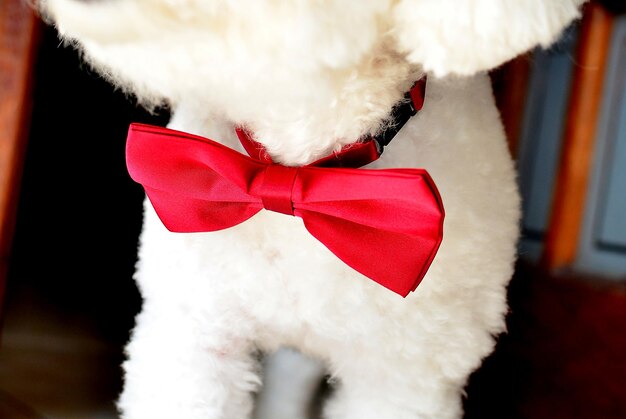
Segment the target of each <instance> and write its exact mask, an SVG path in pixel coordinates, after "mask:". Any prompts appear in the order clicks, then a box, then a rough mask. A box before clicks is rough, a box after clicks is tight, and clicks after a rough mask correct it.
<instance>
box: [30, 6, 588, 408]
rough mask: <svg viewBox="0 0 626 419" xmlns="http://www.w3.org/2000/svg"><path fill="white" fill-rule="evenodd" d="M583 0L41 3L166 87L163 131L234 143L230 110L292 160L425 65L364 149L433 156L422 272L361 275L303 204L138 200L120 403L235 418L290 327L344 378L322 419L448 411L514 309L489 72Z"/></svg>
mask: <svg viewBox="0 0 626 419" xmlns="http://www.w3.org/2000/svg"><path fill="white" fill-rule="evenodd" d="M582 2H583V0H359V1H348V0H291V1H289V0H238V1H234V0H97V1H96V0H93V1H79V0H42V3H41V4H40V6H41V9H42V10H43V13H44V14H45V15H46V16H47V17H49V18H50V19H51V20H52V21H53V22H54V23H55V25H57V27H58V29H59V31H60V33H61V34H62V36H63V37H64V38H65V39H67V40H69V41H71V42H73V43H75V45H76V47H77V48H79V49H80V50H81V51H82V52H83V53H84V56H85V58H86V60H88V62H89V63H91V64H92V65H93V66H94V67H95V68H96V69H98V71H100V72H101V73H102V74H104V75H105V76H106V77H107V78H108V79H109V80H110V81H111V82H112V83H114V84H115V85H117V86H120V87H121V88H123V89H125V90H126V91H127V92H129V93H131V94H133V95H135V96H136V97H137V98H138V99H139V101H140V102H141V103H143V104H145V105H146V106H154V105H158V104H162V103H166V104H167V105H168V106H170V107H171V109H172V112H173V117H172V120H171V122H170V127H171V128H174V129H177V130H180V131H185V132H189V133H193V134H197V135H201V136H204V137H208V138H211V139H213V140H216V141H219V142H221V143H223V144H226V145H228V146H230V147H232V148H238V147H240V145H239V142H238V140H237V137H236V135H235V131H234V128H235V127H237V126H242V127H245V128H246V129H247V130H248V131H249V132H251V133H253V135H254V137H255V139H256V140H257V141H259V142H260V143H262V145H263V146H264V147H265V150H267V152H268V153H269V155H270V156H271V157H272V158H273V160H274V161H276V162H279V163H281V164H284V165H287V166H301V165H306V164H308V163H311V162H312V161H315V160H317V159H319V158H321V157H324V156H326V155H329V154H330V153H332V152H334V151H337V150H339V149H341V148H342V147H343V146H345V145H347V144H350V143H353V142H356V141H359V140H362V139H364V138H367V137H369V136H372V135H376V134H379V133H380V132H381V131H383V130H384V129H386V128H387V127H388V126H389V121H388V118H389V115H390V112H391V110H392V108H393V107H394V105H395V104H396V103H399V102H400V101H401V100H402V97H403V95H404V93H405V92H406V91H408V90H409V88H410V87H411V85H412V84H413V82H415V81H416V80H418V79H420V78H421V77H422V76H423V75H425V74H428V84H427V88H426V97H425V104H424V107H423V109H422V110H421V112H420V113H418V114H417V116H415V117H413V118H411V119H410V120H409V122H408V123H407V124H406V125H405V126H404V127H403V128H402V130H401V131H400V132H399V133H398V135H397V136H396V138H395V139H394V140H393V142H392V143H391V144H390V145H389V146H388V147H387V148H386V151H385V153H384V154H383V155H382V157H381V158H380V159H379V160H378V161H377V162H376V163H374V164H373V165H372V167H375V168H383V167H385V168H424V169H426V170H427V171H428V172H429V173H430V175H431V176H432V178H433V179H434V181H435V183H436V185H437V187H438V189H439V192H440V194H441V197H442V200H443V205H444V207H445V211H446V218H445V225H444V238H443V242H442V244H441V247H440V249H439V252H438V254H437V256H436V257H435V259H434V261H433V263H432V265H431V267H430V269H429V271H428V273H427V274H426V277H425V278H424V280H423V281H422V283H421V285H420V286H419V287H418V288H417V289H416V291H415V292H413V293H411V294H410V295H409V296H408V297H407V298H402V297H400V296H398V295H397V294H395V293H393V292H391V291H389V290H388V289H386V288H384V287H382V286H380V285H378V284H377V283H375V282H374V281H372V280H370V279H368V278H366V277H365V276H363V275H361V274H359V273H357V272H356V271H355V270H354V269H352V268H350V267H349V266H347V265H346V264H344V263H343V262H342V261H341V260H339V259H338V258H337V257H336V256H334V255H333V254H332V253H331V252H330V251H329V250H328V249H327V248H326V247H324V246H323V245H322V244H320V242H318V241H317V240H316V239H315V238H313V237H312V236H311V235H310V234H309V233H308V232H307V231H306V230H305V228H304V226H303V223H302V220H300V219H298V218H297V217H288V216H285V215H283V214H277V213H275V212H270V211H261V212H260V213H259V214H257V215H255V216H254V217H252V218H251V219H249V220H247V221H245V222H243V223H241V224H239V225H237V226H235V227H232V228H228V229H225V230H221V231H217V232H206V233H171V232H169V231H168V230H167V229H166V228H165V227H164V226H163V224H162V223H161V221H160V219H159V218H158V217H157V215H156V214H155V211H154V209H153V208H152V206H151V204H150V202H149V201H146V204H145V221H144V229H143V233H142V236H141V246H140V261H139V264H138V270H137V273H136V279H137V282H138V284H139V287H140V290H141V292H142V295H143V297H144V304H143V310H142V312H141V314H140V315H139V316H138V318H137V325H136V328H135V329H134V332H133V336H132V340H131V342H130V343H129V344H128V347H127V352H128V357H129V358H128V361H127V362H126V363H125V364H124V369H125V386H124V391H123V394H122V395H121V398H120V401H119V408H120V410H121V412H122V414H123V416H124V417H125V418H129V419H130V418H139V419H152V418H186V419H187V418H188V419H192V418H207V419H218V418H220V419H243V418H248V417H250V415H251V412H252V410H253V400H254V397H253V393H254V392H255V391H257V390H258V387H259V385H260V368H259V366H258V360H257V359H256V358H255V356H254V353H255V351H258V350H260V351H263V352H271V351H274V350H276V349H278V348H279V347H281V346H285V347H292V348H296V349H297V350H299V351H301V352H302V353H304V354H307V355H309V356H311V357H313V358H315V359H318V360H320V361H321V362H322V363H323V365H324V367H325V368H326V369H327V371H328V373H329V374H330V375H331V376H332V377H334V378H335V380H334V381H335V382H336V384H337V385H336V389H335V391H334V393H333V394H332V397H331V398H330V400H329V401H328V403H327V404H326V406H325V408H324V415H325V417H326V418H328V419H409V418H410V419H415V418H458V417H460V416H461V415H462V404H461V395H462V393H463V388H464V386H465V384H466V381H467V379H468V376H469V375H470V374H471V372H472V371H474V370H475V369H476V368H477V367H478V366H479V365H480V363H481V360H482V359H483V358H484V357H485V356H486V355H487V354H489V353H490V352H491V351H492V349H493V346H494V338H495V337H496V336H497V335H498V334H499V333H501V332H502V331H503V330H504V327H505V321H504V316H505V313H506V311H507V304H506V292H505V290H506V287H507V283H508V281H509V279H510V277H511V274H512V271H513V262H514V259H515V248H516V240H517V237H518V220H519V216H520V210H519V197H518V192H517V188H516V182H515V172H514V165H513V162H512V160H511V158H510V156H509V154H508V151H507V147H506V143H505V138H504V133H503V129H502V126H501V122H500V119H499V115H498V113H497V110H496V108H495V105H494V100H493V96H492V92H491V87H490V82H489V78H488V76H487V75H486V73H485V71H486V70H488V69H491V68H493V67H496V66H498V65H500V64H501V63H503V62H505V61H506V60H508V59H510V58H512V57H514V56H516V55H517V54H519V53H522V52H524V51H526V50H528V49H530V48H532V47H534V46H536V45H539V44H540V45H548V44H550V43H551V42H552V41H553V40H554V39H555V38H556V37H557V36H558V34H559V33H560V31H561V30H562V28H563V27H564V26H565V25H567V24H568V23H569V22H570V21H572V20H573V19H575V18H576V17H577V16H578V15H579V13H580V10H579V8H580V4H581V3H582ZM358 245H359V243H354V246H358ZM381 262H382V261H381ZM316 374H317V373H312V374H310V375H312V376H315V375H316ZM286 415H292V416H287V417H291V418H294V419H295V417H296V416H293V415H296V413H293V412H291V413H287V414H286ZM279 417H282V416H280V414H279V413H275V415H274V416H273V418H275V419H276V418H279Z"/></svg>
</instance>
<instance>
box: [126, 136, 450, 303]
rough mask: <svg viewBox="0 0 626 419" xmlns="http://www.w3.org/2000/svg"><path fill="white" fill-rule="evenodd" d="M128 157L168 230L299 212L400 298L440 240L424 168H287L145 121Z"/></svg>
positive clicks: (438, 212) (439, 214)
mask: <svg viewBox="0 0 626 419" xmlns="http://www.w3.org/2000/svg"><path fill="white" fill-rule="evenodd" d="M126 158H127V166H128V170H129V173H130V175H131V177H132V178H133V179H134V180H135V181H136V182H138V183H141V184H142V185H143V186H144V188H145V190H146V193H147V195H148V197H149V199H150V201H151V203H152V205H153V206H154V208H155V210H156V212H157V214H158V215H159V217H160V219H161V221H162V222H163V224H164V225H165V226H166V227H167V228H168V229H169V230H170V231H174V232H201V231H216V230H221V229H225V228H228V227H232V226H234V225H237V224H239V223H241V222H243V221H245V220H247V219H248V218H250V217H252V216H253V215H255V214H256V213H257V212H259V211H260V210H261V209H263V208H265V209H268V210H271V211H276V212H280V213H283V214H287V215H295V216H297V217H300V218H302V219H303V221H304V225H305V227H306V229H307V230H308V231H309V232H310V233H311V235H313V236H314V237H315V238H317V239H318V240H319V241H320V242H322V243H323V244H324V245H325V246H326V247H327V248H328V249H329V250H330V251H331V252H333V253H334V254H335V255H336V256H337V257H339V259H341V260H342V261H343V262H345V263H346V264H347V265H349V266H351V267H352V268H353V269H355V270H357V271H358V272H360V273H362V274H363V275H365V276H367V277H369V278H371V279H372V280H374V281H376V282H377V283H379V284H381V285H382V286H384V287H386V288H388V289H390V290H392V291H394V292H396V293H398V294H400V295H401V296H403V297H405V296H406V295H408V294H409V292H411V291H413V290H415V288H416V287H417V285H418V284H419V283H420V281H421V280H422V278H423V277H424V275H425V274H426V271H427V270H428V267H429V266H430V264H431V262H432V260H433V258H434V257H435V254H436V252H437V249H438V248H439V245H440V243H441V239H442V234H443V218H444V210H443V205H442V203H441V198H440V197H439V193H438V191H437V189H436V187H435V185H434V183H433V181H432V179H431V178H430V176H429V175H428V173H427V172H426V171H425V170H422V169H387V170H367V169H348V168H333V167H317V166H312V165H308V166H303V167H298V168H296V167H285V166H280V165H276V164H272V163H269V162H268V161H259V160H255V159H252V158H250V157H248V156H245V155H243V154H240V153H238V152H237V151H235V150H232V149H230V148H228V147H225V146H223V145H221V144H219V143H216V142H214V141H212V140H209V139H206V138H203V137H198V136H194V135H191V134H187V133H182V132H178V131H173V130H169V129H166V128H160V127H153V126H148V125H140V124H133V125H131V127H130V129H129V133H128V142H127V148H126ZM322 160H324V159H322Z"/></svg>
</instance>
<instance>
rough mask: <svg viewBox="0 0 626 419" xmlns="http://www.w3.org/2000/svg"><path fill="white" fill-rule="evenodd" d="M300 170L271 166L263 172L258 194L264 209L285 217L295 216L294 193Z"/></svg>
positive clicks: (276, 165)
mask: <svg viewBox="0 0 626 419" xmlns="http://www.w3.org/2000/svg"><path fill="white" fill-rule="evenodd" d="M298 171H299V168H297V167H288V166H282V165H278V164H269V165H267V166H266V168H265V171H264V172H263V178H262V181H261V185H260V187H259V190H258V192H257V193H256V194H255V195H257V196H258V197H259V198H261V201H262V202H263V208H265V209H266V210H269V211H274V212H279V213H281V214H285V215H294V206H293V191H294V186H295V182H296V178H297V176H298Z"/></svg>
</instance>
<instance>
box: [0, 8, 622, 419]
mask: <svg viewBox="0 0 626 419" xmlns="http://www.w3.org/2000/svg"><path fill="white" fill-rule="evenodd" d="M623 3H624V1H623V0H619V1H613V2H611V1H605V2H600V1H596V2H592V3H590V4H588V5H587V7H586V8H585V13H584V16H583V19H582V20H581V21H579V22H576V24H574V25H573V26H572V27H570V28H569V29H568V30H567V31H566V32H565V33H564V35H563V37H562V39H561V40H560V41H559V42H558V43H557V44H556V45H555V46H553V47H552V48H551V49H550V50H547V51H546V50H536V51H533V52H531V53H529V54H527V55H524V56H522V57H519V58H517V59H516V60H514V61H512V62H509V63H507V64H506V65H504V66H503V67H501V68H499V69H497V70H495V71H494V72H492V74H491V76H492V80H493V85H494V92H495V95H496V99H497V103H498V106H499V108H500V111H501V113H502V117H503V121H504V123H505V127H506V130H507V134H508V137H509V145H510V149H511V152H512V154H513V155H514V156H515V159H516V162H517V165H518V169H519V184H520V188H521V190H522V194H523V197H524V219H523V238H522V241H521V243H520V259H519V262H518V264H517V267H516V274H515V277H514V279H513V281H512V282H511V285H510V287H509V299H510V305H511V310H510V313H509V316H508V320H507V321H508V333H506V334H503V335H502V336H501V337H500V338H499V340H498V345H497V347H496V350H495V352H494V353H493V355H491V356H490V357H489V358H488V359H486V360H485V363H484V365H483V366H482V367H481V368H480V369H479V370H478V371H476V373H475V374H474V375H473V376H472V377H471V380H470V383H469V385H468V387H467V389H466V393H467V397H466V400H465V408H466V415H465V417H466V418H533V419H534V418H555V417H559V418H626V97H625V95H626V5H624V4H623ZM168 118H169V115H168V112H167V110H158V109H157V110H156V111H154V113H152V114H150V113H147V112H146V111H145V110H142V109H141V108H138V107H136V106H135V105H134V102H133V101H132V100H129V99H128V98H126V97H125V96H124V95H123V94H122V93H121V92H119V91H115V90H114V89H113V88H112V87H111V86H110V85H108V84H107V83H106V82H105V81H103V80H102V79H101V78H99V77H98V76H97V75H96V74H93V73H92V72H90V70H89V68H87V67H86V66H85V65H83V64H81V62H80V59H79V57H78V55H77V53H76V52H75V51H73V50H72V48H71V47H66V46H64V45H63V44H62V43H61V42H60V41H59V39H58V38H57V35H56V32H55V31H54V30H53V29H51V28H49V27H46V26H45V25H44V24H42V23H41V22H40V21H39V20H38V19H37V18H36V17H35V16H33V14H32V13H31V12H30V10H29V9H28V7H27V5H26V2H24V1H23V0H0V310H1V311H0V315H1V322H2V323H1V328H0V418H8V419H14V418H15V419H19V418H43V417H48V418H112V417H115V408H114V400H115V398H116V396H117V394H118V392H119V390H120V387H121V369H120V363H121V362H122V360H123V346H124V344H125V342H126V340H127V339H128V335H129V331H130V329H131V327H132V325H133V322H134V316H135V314H136V313H137V312H138V310H139V308H140V303H141V302H140V298H139V295H138V292H137V289H136V288H135V285H134V283H133V281H132V274H133V269H134V263H135V261H136V259H135V254H136V246H137V237H138V234H139V231H140V228H141V202H142V199H143V192H142V190H141V187H139V186H138V185H136V184H134V183H133V182H132V181H131V180H130V178H129V177H128V175H127V173H126V168H125V163H124V143H125V135H126V130H127V128H128V124H129V123H130V122H131V121H133V122H145V123H152V124H160V125H163V124H165V123H167V120H168Z"/></svg>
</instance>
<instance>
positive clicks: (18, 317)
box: [0, 290, 121, 419]
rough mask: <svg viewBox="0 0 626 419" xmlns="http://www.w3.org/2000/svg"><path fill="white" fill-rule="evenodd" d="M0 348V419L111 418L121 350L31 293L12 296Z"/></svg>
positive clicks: (84, 320) (86, 323) (80, 319)
mask: <svg viewBox="0 0 626 419" xmlns="http://www.w3.org/2000/svg"><path fill="white" fill-rule="evenodd" d="M10 297H11V300H12V302H11V304H10V306H9V308H8V311H7V317H6V319H5V324H4V329H3V333H2V346H1V348H0V418H6V419H13V418H15V419H19V418H40V417H42V418H43V417H46V418H60V419H61V418H62V419H74V418H76V419H79V418H80V419H82V418H94V419H98V418H102V419H104V418H115V417H116V414H115V408H114V404H113V400H114V398H115V396H116V394H117V391H118V388H119V378H120V377H119V364H120V361H121V347H120V346H116V345H114V344H112V343H110V342H107V341H106V340H105V339H104V338H103V337H102V336H100V335H99V334H98V332H97V330H96V329H95V327H94V326H93V324H90V320H89V318H84V317H81V316H80V314H79V313H68V312H65V311H64V310H63V309H62V308H60V307H53V306H50V305H49V304H47V303H46V301H45V300H44V299H42V298H41V296H39V295H37V293H36V291H35V290H19V295H12V296H10Z"/></svg>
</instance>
